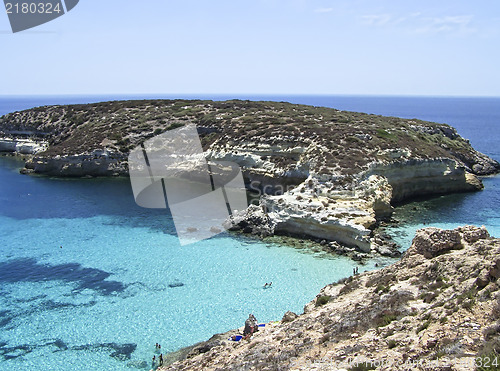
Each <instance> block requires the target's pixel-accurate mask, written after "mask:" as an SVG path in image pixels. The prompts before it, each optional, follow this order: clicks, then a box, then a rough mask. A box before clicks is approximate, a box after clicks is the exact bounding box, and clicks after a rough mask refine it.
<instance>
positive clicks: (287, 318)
mask: <svg viewBox="0 0 500 371" xmlns="http://www.w3.org/2000/svg"><path fill="white" fill-rule="evenodd" d="M297 317H298V315H297V314H295V313H293V312H291V311H288V312H286V313H285V314H284V315H283V318H282V319H281V322H283V323H287V322H292V321H294V320H295V319H296V318H297Z"/></svg>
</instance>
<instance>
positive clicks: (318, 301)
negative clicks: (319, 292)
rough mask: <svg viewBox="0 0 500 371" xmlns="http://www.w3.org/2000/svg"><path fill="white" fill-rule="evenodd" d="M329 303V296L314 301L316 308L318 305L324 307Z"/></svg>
mask: <svg viewBox="0 0 500 371" xmlns="http://www.w3.org/2000/svg"><path fill="white" fill-rule="evenodd" d="M329 301H330V296H329V295H323V296H320V297H319V298H318V299H316V306H317V307H318V306H320V305H325V304H326V303H328V302H329Z"/></svg>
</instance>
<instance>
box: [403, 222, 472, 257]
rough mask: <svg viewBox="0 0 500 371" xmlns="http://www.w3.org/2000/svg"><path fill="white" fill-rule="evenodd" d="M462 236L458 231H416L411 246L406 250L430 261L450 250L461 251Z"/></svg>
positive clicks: (425, 229)
mask: <svg viewBox="0 0 500 371" xmlns="http://www.w3.org/2000/svg"><path fill="white" fill-rule="evenodd" d="M462 248H463V244H462V236H461V235H460V233H459V231H458V229H454V230H443V229H439V228H432V227H431V228H424V229H420V230H418V231H417V233H416V234H415V238H414V239H413V243H412V246H411V247H410V249H409V250H408V251H409V252H410V253H412V252H414V253H417V254H421V255H423V256H424V257H425V258H427V259H432V258H434V257H436V256H438V255H441V254H444V253H446V252H448V251H450V250H458V249H462Z"/></svg>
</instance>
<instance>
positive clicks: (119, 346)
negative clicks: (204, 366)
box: [0, 96, 500, 370]
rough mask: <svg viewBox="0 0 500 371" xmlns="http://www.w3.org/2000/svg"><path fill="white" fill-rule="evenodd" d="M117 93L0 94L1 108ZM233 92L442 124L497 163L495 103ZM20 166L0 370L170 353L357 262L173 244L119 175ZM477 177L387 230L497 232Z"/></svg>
mask: <svg viewBox="0 0 500 371" xmlns="http://www.w3.org/2000/svg"><path fill="white" fill-rule="evenodd" d="M115 98H121V97H64V98H62V97H44V98H40V97H31V98H12V99H10V98H2V99H0V114H4V113H6V112H10V111H14V110H18V109H24V108H29V107H33V106H37V105H42V104H55V103H66V104H67V103H78V102H80V103H83V102H90V101H101V100H109V99H115ZM137 98H140V97H137ZM201 98H210V97H201ZM215 98H218V97H215ZM219 98H220V99H226V98H230V97H219ZM240 98H250V99H267V100H287V101H293V102H296V103H305V104H314V105H324V106H331V107H336V108H339V109H345V110H355V111H363V112H369V113H376V114H383V115H397V116H402V117H409V118H413V117H417V118H422V119H426V120H433V121H438V122H445V123H449V124H451V125H453V126H455V127H457V129H458V131H459V133H460V134H462V135H463V136H464V137H466V138H468V139H470V140H471V143H472V144H473V145H474V146H475V147H476V148H477V149H479V150H480V151H482V152H484V153H486V154H488V155H490V156H492V157H494V158H495V159H497V160H499V159H500V150H499V148H500V147H499V146H498V142H499V141H500V134H499V133H500V131H499V130H498V128H499V125H500V99H478V98H474V99H466V98H460V99H452V98H449V99H448V98H446V99H444V98H440V99H434V98H411V97H410V98H396V97H339V96H337V97H313V96H307V97H298V96H295V97H269V96H263V97H240ZM19 166H21V164H20V163H19V162H18V161H14V160H12V159H9V158H0V370H18V369H29V370H30V369H39V370H67V369H79V370H129V369H130V367H135V366H139V367H142V366H143V364H141V362H146V365H147V366H149V365H150V360H151V358H152V356H153V352H154V344H155V343H157V342H159V343H161V344H162V350H163V351H164V352H166V351H173V350H176V349H178V348H180V347H183V346H187V345H191V344H193V343H195V342H197V341H201V340H206V339H207V338H209V337H210V336H211V335H212V334H214V333H216V332H222V331H226V330H229V329H232V328H235V327H239V326H242V325H243V323H244V320H245V319H246V318H247V317H248V313H250V312H251V313H254V314H255V315H256V317H257V319H258V320H259V321H260V322H267V321H271V320H277V319H280V318H281V316H282V315H283V313H284V312H285V311H287V310H292V311H295V312H302V309H303V306H304V305H305V304H306V303H307V302H309V301H310V300H311V299H312V298H313V297H314V296H315V295H316V293H318V291H319V290H320V289H321V287H323V286H324V285H325V284H328V283H330V282H333V281H336V280H337V279H339V278H341V277H345V276H348V275H350V274H351V272H352V267H353V266H354V263H353V262H352V261H350V260H348V259H345V258H342V257H339V258H333V257H331V256H325V255H322V254H314V253H311V252H310V251H307V250H298V249H294V248H291V247H287V246H282V245H276V244H266V243H262V242H257V241H255V240H251V239H246V238H241V237H236V236H233V235H228V234H225V235H220V236H218V237H216V238H213V239H210V240H205V241H201V242H199V243H196V244H193V245H188V246H183V247H181V246H180V245H179V244H178V242H177V241H178V240H177V238H176V236H175V233H174V230H173V225H172V221H171V218H170V216H169V215H168V213H167V212H166V211H163V210H149V209H142V208H139V207H137V206H136V205H135V203H134V200H133V196H132V193H131V189H130V184H129V182H128V180H125V179H86V180H62V179H51V178H47V177H30V176H22V175H19V174H18V168H19ZM484 183H485V187H486V188H485V190H484V191H482V192H478V193H473V194H460V195H450V196H444V197H438V198H432V199H427V200H423V201H421V202H419V203H409V204H406V205H402V206H400V207H398V208H397V209H396V212H395V215H394V217H395V218H396V219H398V220H399V221H400V223H399V224H398V225H395V226H393V227H391V228H389V231H390V233H392V234H393V235H394V236H395V238H396V240H397V241H398V242H400V243H401V244H402V245H403V246H404V247H405V248H406V247H407V246H409V243H410V241H411V238H412V237H413V234H414V231H415V230H416V229H417V228H421V227H425V226H430V225H432V226H439V227H455V226H457V225H463V224H476V225H485V226H486V227H487V228H488V229H489V231H490V232H491V233H492V234H493V235H495V236H498V237H500V177H492V178H486V179H484ZM61 246H62V247H61ZM385 262H387V261H385ZM375 263H376V262H375V261H372V262H370V263H369V264H367V265H366V266H363V267H360V270H361V271H363V270H366V269H372V268H373V267H374V264H375ZM270 281H273V287H272V288H271V289H267V290H263V289H262V285H263V284H264V283H265V282H270ZM169 285H171V286H173V287H171V286H169ZM147 369H149V368H147Z"/></svg>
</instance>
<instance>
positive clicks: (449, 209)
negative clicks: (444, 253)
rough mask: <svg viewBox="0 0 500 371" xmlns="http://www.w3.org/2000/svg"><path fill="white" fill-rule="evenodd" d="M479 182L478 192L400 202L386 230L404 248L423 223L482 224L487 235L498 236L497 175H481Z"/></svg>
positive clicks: (499, 199)
mask: <svg viewBox="0 0 500 371" xmlns="http://www.w3.org/2000/svg"><path fill="white" fill-rule="evenodd" d="M483 184H484V187H485V189H484V190H483V191H480V192H476V193H467V194H465V193H463V194H454V195H448V196H440V197H435V198H430V199H422V200H419V201H418V202H410V203H406V204H404V205H400V206H399V207H397V208H396V210H395V212H394V214H393V218H394V219H396V220H397V221H399V223H398V224H396V225H392V226H391V227H389V228H387V229H386V230H387V232H388V233H389V234H391V235H392V236H393V237H394V240H395V241H396V242H398V243H399V244H400V245H401V246H402V247H403V248H404V249H405V250H406V249H407V248H408V247H409V246H410V245H411V241H412V239H413V237H414V236H415V232H416V231H417V229H421V228H425V227H437V228H446V229H453V228H456V227H458V226H462V225H466V224H473V225H477V226H482V225H484V226H485V227H486V228H487V229H488V231H489V232H490V235H492V236H494V237H500V176H495V177H487V178H483Z"/></svg>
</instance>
